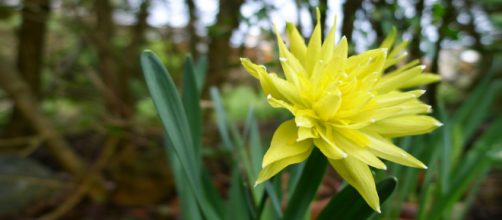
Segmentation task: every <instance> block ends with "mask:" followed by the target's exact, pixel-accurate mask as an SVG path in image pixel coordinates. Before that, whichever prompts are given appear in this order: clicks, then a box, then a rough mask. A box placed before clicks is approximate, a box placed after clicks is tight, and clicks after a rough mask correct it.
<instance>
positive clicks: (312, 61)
mask: <svg viewBox="0 0 502 220" xmlns="http://www.w3.org/2000/svg"><path fill="white" fill-rule="evenodd" d="M316 14H317V24H316V26H315V28H314V31H313V32H312V36H311V37H310V41H309V44H308V47H307V57H306V60H307V62H306V65H305V69H306V70H307V74H308V75H309V76H310V74H312V71H313V70H314V67H315V66H316V65H318V64H319V60H320V59H319V57H320V55H321V22H320V20H321V15H320V11H319V8H317V11H316ZM326 62H327V61H326Z"/></svg>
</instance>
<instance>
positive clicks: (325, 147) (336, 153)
mask: <svg viewBox="0 0 502 220" xmlns="http://www.w3.org/2000/svg"><path fill="white" fill-rule="evenodd" d="M321 137H322V135H321ZM314 145H315V146H316V147H317V148H319V150H320V151H321V152H322V154H324V156H326V157H327V158H330V159H334V160H338V159H343V158H346V157H347V154H346V153H345V152H343V151H342V150H340V148H339V147H337V146H336V145H335V144H334V143H333V142H332V141H329V140H327V139H325V138H316V139H314Z"/></svg>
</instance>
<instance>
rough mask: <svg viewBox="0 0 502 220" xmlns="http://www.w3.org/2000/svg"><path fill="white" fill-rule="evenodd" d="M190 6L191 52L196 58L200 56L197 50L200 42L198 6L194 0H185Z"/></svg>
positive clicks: (189, 31) (189, 30)
mask: <svg viewBox="0 0 502 220" xmlns="http://www.w3.org/2000/svg"><path fill="white" fill-rule="evenodd" d="M185 2H186V4H187V6H188V15H189V18H190V20H189V22H188V33H189V34H190V53H191V54H192V57H193V58H194V59H195V60H196V59H197V58H198V57H199V51H198V50H197V43H198V42H199V40H200V39H199V36H198V35H197V30H196V24H197V19H198V18H197V14H196V12H197V8H196V6H195V2H194V1H193V0H185Z"/></svg>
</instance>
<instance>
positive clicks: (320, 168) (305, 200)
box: [284, 148, 328, 220]
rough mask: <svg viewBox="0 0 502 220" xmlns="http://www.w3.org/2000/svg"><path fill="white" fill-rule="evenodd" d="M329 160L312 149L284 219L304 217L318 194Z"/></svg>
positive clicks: (292, 219) (290, 219)
mask: <svg viewBox="0 0 502 220" xmlns="http://www.w3.org/2000/svg"><path fill="white" fill-rule="evenodd" d="M327 164H328V161H327V160H326V158H325V157H324V155H323V154H322V153H321V152H320V151H319V150H317V148H315V149H314V150H313V151H312V154H311V155H310V157H309V159H308V160H307V163H306V164H305V168H304V169H303V172H302V175H301V177H300V181H299V182H298V184H297V185H296V188H295V192H294V193H293V195H292V196H291V199H290V200H289V203H288V207H287V208H286V211H285V212H284V219H287V220H294V219H303V218H304V217H305V213H306V211H307V210H308V208H309V206H310V203H311V202H312V199H314V196H315V195H316V192H317V188H318V187H319V184H320V183H321V181H322V178H323V176H324V173H325V171H326V167H327Z"/></svg>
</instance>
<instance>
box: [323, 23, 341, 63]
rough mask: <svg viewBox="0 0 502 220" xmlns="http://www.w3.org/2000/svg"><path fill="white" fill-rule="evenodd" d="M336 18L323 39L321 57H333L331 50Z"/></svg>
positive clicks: (332, 49)
mask: <svg viewBox="0 0 502 220" xmlns="http://www.w3.org/2000/svg"><path fill="white" fill-rule="evenodd" d="M336 20H337V17H336V16H335V20H334V21H333V25H332V26H331V30H330V31H329V33H328V36H327V37H326V39H324V43H323V44H322V48H321V50H322V55H321V59H323V60H326V61H329V60H331V58H332V57H333V52H334V51H335V46H334V45H335V33H336Z"/></svg>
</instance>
